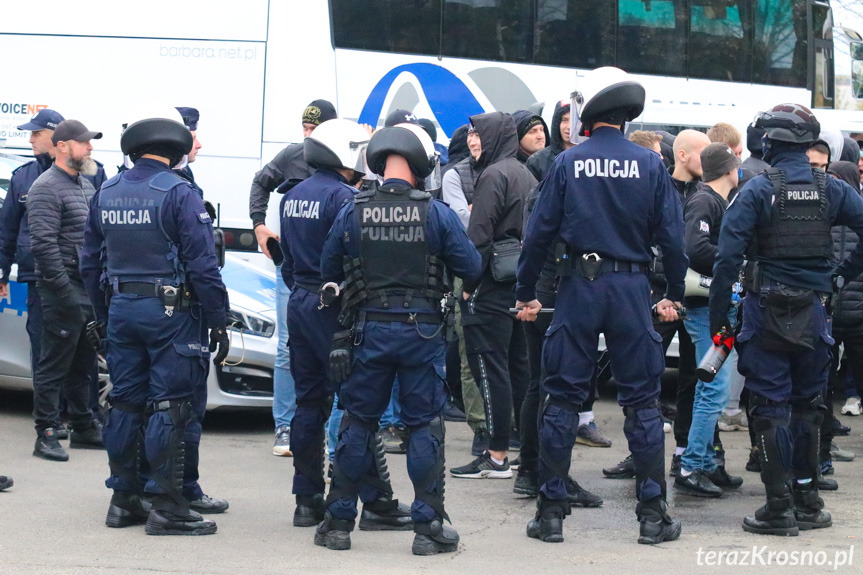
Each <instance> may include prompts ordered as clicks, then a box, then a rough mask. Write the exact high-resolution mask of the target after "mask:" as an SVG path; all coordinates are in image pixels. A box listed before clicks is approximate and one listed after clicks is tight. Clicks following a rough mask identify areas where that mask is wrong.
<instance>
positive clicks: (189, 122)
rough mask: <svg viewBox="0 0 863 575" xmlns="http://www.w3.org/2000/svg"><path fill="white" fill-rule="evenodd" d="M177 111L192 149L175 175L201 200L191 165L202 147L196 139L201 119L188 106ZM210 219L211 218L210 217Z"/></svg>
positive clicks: (200, 190) (195, 111)
mask: <svg viewBox="0 0 863 575" xmlns="http://www.w3.org/2000/svg"><path fill="white" fill-rule="evenodd" d="M177 111H178V112H179V113H180V116H182V117H183V124H185V126H186V127H187V128H189V132H191V133H192V149H191V150H190V151H189V159H188V160H186V165H185V166H183V167H182V168H179V169H177V173H178V174H179V175H180V177H182V178H183V179H184V180H186V181H187V182H189V185H190V186H192V188H193V189H194V190H195V191H196V192H198V194H200V195H201V198H203V197H204V190H202V189H201V188H200V186H198V184H197V183H195V174H193V173H192V167H191V164H192V163H193V162H194V161H195V160H196V159H197V158H198V152H199V151H200V149H201V148H202V147H203V144H201V141H200V140H199V139H198V122H199V121H200V119H201V113H200V112H199V111H198V109H197V108H191V107H189V106H177ZM210 217H213V216H212V215H211V216H210Z"/></svg>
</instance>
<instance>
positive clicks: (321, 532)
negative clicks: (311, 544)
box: [315, 511, 354, 551]
mask: <svg viewBox="0 0 863 575" xmlns="http://www.w3.org/2000/svg"><path fill="white" fill-rule="evenodd" d="M353 530H354V522H353V521H347V520H343V519H333V516H332V515H330V512H329V511H327V512H326V514H325V515H324V520H323V521H321V524H320V525H318V528H317V529H315V545H319V546H321V547H326V548H327V549H332V550H334V551H345V550H347V549H350V548H351V531H353Z"/></svg>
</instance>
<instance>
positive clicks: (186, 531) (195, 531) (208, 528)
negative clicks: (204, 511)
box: [144, 509, 216, 535]
mask: <svg viewBox="0 0 863 575" xmlns="http://www.w3.org/2000/svg"><path fill="white" fill-rule="evenodd" d="M144 531H146V533H147V535H212V534H213V533H215V532H216V522H215V521H210V520H209V519H204V518H203V517H201V515H200V514H198V513H195V512H194V511H189V513H188V515H176V514H174V513H171V512H170V511H161V510H156V509H152V510H151V511H150V516H149V518H148V519H147V525H146V526H145V527H144Z"/></svg>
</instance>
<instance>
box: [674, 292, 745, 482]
mask: <svg viewBox="0 0 863 575" xmlns="http://www.w3.org/2000/svg"><path fill="white" fill-rule="evenodd" d="M686 316H687V318H688V321H687V322H686V331H687V332H688V333H689V337H691V338H692V343H694V344H695V357H696V359H697V360H698V361H699V362H701V360H702V359H703V358H704V356H705V355H706V354H707V352H708V351H710V348H711V346H713V339H712V337H711V334H710V309H709V308H708V307H706V306H705V307H696V308H689V309H687V311H686ZM736 316H737V312H736V310H734V311H733V312H731V313H729V314H728V322H729V323H728V325H733V324H734V321H735V319H736ZM736 371H737V352H736V351H734V350H732V351H731V354H730V355H729V356H728V358H727V359H726V360H725V364H724V365H723V366H722V369H720V370H719V373H717V374H716V377H715V378H714V379H713V381H712V382H710V383H706V382H704V381H700V380H699V381H698V383H697V384H696V385H695V400H694V403H693V406H692V425H691V426H690V428H689V444H688V446H687V447H686V451H685V452H683V459H682V461H681V465H682V467H683V468H684V469H686V470H687V471H694V470H696V469H703V470H704V471H706V472H708V473H709V472H711V471H713V470H714V469H716V462H715V461H714V460H713V457H714V451H713V431H714V429H715V428H716V422H717V421H718V420H719V416H720V414H721V413H722V409H723V408H724V407H725V404H726V403H728V397H729V395H730V394H731V374H732V373H733V372H736Z"/></svg>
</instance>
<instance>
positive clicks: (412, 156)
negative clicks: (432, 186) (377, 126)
mask: <svg viewBox="0 0 863 575" xmlns="http://www.w3.org/2000/svg"><path fill="white" fill-rule="evenodd" d="M391 155H397V156H401V157H403V158H404V159H405V160H407V162H408V166H410V168H411V172H413V174H414V175H415V176H416V177H417V179H418V180H424V179H425V178H426V177H427V176H428V175H429V174H431V173H432V172H433V171H434V169H435V163H436V158H437V154H435V149H434V143H433V142H432V140H431V137H429V135H428V133H426V131H425V130H423V129H422V127H421V126H417V125H415V124H397V125H395V126H392V127H390V128H383V129H381V130H378V131H377V132H375V133H374V135H373V136H372V139H371V141H370V142H369V147H368V150H366V161H367V162H368V165H369V169H370V170H371V171H372V172H374V173H375V174H377V175H378V176H383V173H384V168H386V165H387V158H388V157H389V156H391Z"/></svg>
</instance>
